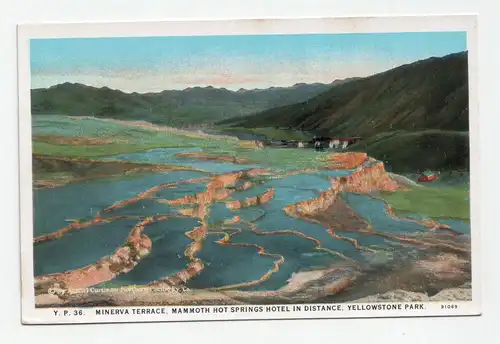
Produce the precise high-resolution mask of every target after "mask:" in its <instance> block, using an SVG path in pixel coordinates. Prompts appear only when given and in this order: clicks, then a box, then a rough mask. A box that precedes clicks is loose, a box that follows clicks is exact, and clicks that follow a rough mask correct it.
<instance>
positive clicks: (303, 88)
mask: <svg viewBox="0 0 500 344" xmlns="http://www.w3.org/2000/svg"><path fill="white" fill-rule="evenodd" d="M350 80H353V79H346V80H335V81H333V82H332V83H330V84H321V83H314V84H304V83H300V84H295V85H294V86H291V87H271V88H267V89H254V90H245V89H240V90H238V91H230V90H227V89H225V88H214V87H210V86H209V87H193V88H186V89H184V90H166V91H162V92H158V93H145V94H140V93H125V92H122V91H119V90H113V89H110V88H107V87H102V88H96V87H91V86H86V85H82V84H74V83H64V84H59V85H55V86H52V87H49V88H43V89H33V90H32V91H31V104H32V105H31V110H32V114H66V115H72V116H95V117H106V118H116V119H122V120H145V121H149V122H152V123H156V124H165V125H171V126H189V125H200V124H201V125H203V124H211V123H214V122H217V121H220V120H224V119H227V118H233V117H240V116H244V115H248V114H252V113H257V112H260V111H263V110H266V109H270V108H273V107H279V106H283V105H288V104H292V103H296V102H297V101H305V100H307V99H309V98H311V97H314V96H316V95H318V94H320V93H322V92H324V91H326V90H328V89H330V88H332V87H334V86H336V85H340V84H342V83H345V82H347V81H350Z"/></svg>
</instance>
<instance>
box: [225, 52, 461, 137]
mask: <svg viewBox="0 0 500 344" xmlns="http://www.w3.org/2000/svg"><path fill="white" fill-rule="evenodd" d="M467 71H468V68H467V53H466V52H461V53H456V54H451V55H447V56H445V57H439V58H438V57H433V58H429V59H425V60H421V61H417V62H414V63H411V64H407V65H403V66H400V67H397V68H394V69H392V70H389V71H386V72H384V73H380V74H376V75H373V76H370V77H367V78H362V79H358V80H354V81H351V82H349V83H345V84H343V85H339V86H337V87H334V88H331V89H330V90H328V91H325V92H323V93H321V94H320V95H318V96H316V97H313V98H311V99H309V100H306V101H302V102H298V103H295V104H292V105H287V106H283V107H278V108H274V109H270V110H266V111H263V112H261V113H259V114H255V115H252V116H245V117H243V118H234V119H230V120H227V121H222V122H220V123H219V124H220V125H226V126H234V127H248V128H259V127H269V126H273V127H285V128H290V127H291V128H295V129H300V130H307V131H315V132H317V133H318V134H332V135H349V136H354V135H355V136H362V137H370V136H372V135H375V134H378V133H381V132H385V131H390V130H410V131H415V130H426V129H439V130H459V131H467V130H468V73H467Z"/></svg>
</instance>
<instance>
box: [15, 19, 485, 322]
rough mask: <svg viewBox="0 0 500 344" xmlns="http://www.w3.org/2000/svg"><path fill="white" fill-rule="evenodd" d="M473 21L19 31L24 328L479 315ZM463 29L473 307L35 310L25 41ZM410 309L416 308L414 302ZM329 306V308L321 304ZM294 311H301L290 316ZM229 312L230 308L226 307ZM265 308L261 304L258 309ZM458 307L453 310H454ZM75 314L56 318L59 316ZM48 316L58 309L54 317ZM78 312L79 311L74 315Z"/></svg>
mask: <svg viewBox="0 0 500 344" xmlns="http://www.w3.org/2000/svg"><path fill="white" fill-rule="evenodd" d="M477 30H478V20H477V16H476V15H474V14H460V15H435V16H433V15H431V16H390V17H349V18H348V17H339V18H298V19H290V18H275V19H271V18H268V19H267V18H266V19H237V20H228V19H224V20H196V21H189V20H176V21H162V22H114V23H111V22H108V23H44V24H22V25H19V26H18V90H19V91H18V92H19V93H18V97H19V170H20V187H19V190H20V239H21V243H20V251H21V298H22V322H23V323H24V324H56V323H95V322H99V323H112V322H150V321H209V320H257V319H297V318H301V319H307V318H318V319H319V318H365V317H413V316H454V315H455V316H456V315H480V314H481V280H480V273H481V268H480V266H481V256H480V248H479V244H480V232H481V229H480V228H481V224H480V222H479V221H480V218H479V217H480V215H479V214H480V206H479V203H478V201H477V200H479V199H480V180H479V178H478V172H479V169H480V165H479V163H480V158H479V155H480V149H479V148H480V147H479V132H478V130H479V113H478V110H479V108H478V76H477V72H478V46H477V45H478V42H477ZM424 31H426V32H430V31H464V32H466V33H467V49H468V61H469V123H470V124H469V125H470V165H471V166H470V176H471V177H470V199H471V200H472V201H471V226H472V227H473V229H472V230H471V241H472V242H471V246H472V247H471V250H472V252H471V256H472V258H471V260H472V261H471V266H472V300H473V301H471V302H425V303H424V305H425V309H424V310H419V311H408V310H405V309H404V307H405V303H394V302H388V303H387V304H392V305H398V304H399V305H401V306H402V308H403V310H396V311H387V310H386V311H370V310H357V311H348V310H347V307H348V306H349V305H358V306H360V307H362V306H365V309H366V306H370V305H371V306H373V305H380V304H381V303H373V304H360V303H349V302H347V303H341V304H339V305H341V306H342V308H345V309H344V310H342V311H336V312H315V311H311V312H309V311H305V310H304V307H306V306H311V305H314V304H307V305H305V304H303V305H273V306H276V307H281V306H283V307H285V306H287V307H289V309H290V310H291V311H277V312H275V311H273V312H257V313H255V312H236V313H234V312H225V313H214V312H213V309H215V308H217V307H226V306H179V307H177V306H176V307H173V306H172V307H171V306H163V307H109V308H108V307H96V308H48V309H44V308H35V296H34V288H33V286H34V269H33V230H32V228H33V190H32V158H31V154H32V153H31V152H32V147H31V99H30V88H31V82H30V52H29V48H30V46H29V42H30V39H36V38H76V37H140V36H149V37H152V36H190V35H200V36H201V35H256V34H301V33H389V32H424ZM413 304H419V302H417V303H413ZM321 305H328V304H319V305H318V306H321ZM297 306H301V307H302V311H293V309H294V308H296V307H297ZM197 307H198V308H200V309H201V308H204V309H211V310H212V311H210V312H209V313H203V314H191V315H190V314H189V313H188V314H176V315H175V316H173V315H174V314H173V313H172V310H173V308H193V309H195V308H197ZM227 307H229V308H231V307H233V306H227ZM263 307H266V306H263ZM454 307H456V308H454ZM137 308H140V309H144V310H146V309H153V310H158V309H163V310H164V311H166V312H167V313H169V315H170V316H165V315H164V314H163V315H134V314H129V315H125V314H114V315H96V310H102V309H109V310H111V309H114V310H116V311H118V310H119V309H121V310H122V311H121V312H123V310H124V309H127V310H128V312H129V313H132V312H133V309H137ZM65 310H66V311H67V312H70V313H72V314H73V313H74V312H75V311H76V312H77V313H75V314H73V315H68V316H61V315H59V314H63V313H64V311H65ZM54 311H58V312H59V313H58V315H55V313H54ZM80 311H81V314H78V313H80Z"/></svg>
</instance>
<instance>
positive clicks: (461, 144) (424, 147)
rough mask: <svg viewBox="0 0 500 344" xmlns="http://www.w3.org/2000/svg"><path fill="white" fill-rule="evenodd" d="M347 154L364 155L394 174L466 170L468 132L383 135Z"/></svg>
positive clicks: (353, 148) (394, 133)
mask: <svg viewBox="0 0 500 344" xmlns="http://www.w3.org/2000/svg"><path fill="white" fill-rule="evenodd" d="M349 151H360V152H366V153H367V154H368V155H369V156H371V157H374V158H376V159H378V160H381V161H384V162H385V163H386V165H387V167H388V168H389V169H392V170H394V171H395V172H413V173H414V172H417V171H420V172H422V171H424V170H427V169H429V170H447V171H449V170H469V135H468V132H459V131H443V130H434V129H431V130H423V131H415V132H408V131H392V132H383V133H380V134H377V135H374V136H372V137H370V138H368V139H366V140H363V141H361V142H359V143H357V144H354V145H352V146H351V147H350V148H349Z"/></svg>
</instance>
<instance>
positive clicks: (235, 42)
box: [18, 15, 481, 324]
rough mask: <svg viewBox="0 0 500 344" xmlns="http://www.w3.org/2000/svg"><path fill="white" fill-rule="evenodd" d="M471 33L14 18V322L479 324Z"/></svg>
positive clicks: (416, 22)
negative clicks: (459, 318)
mask: <svg viewBox="0 0 500 344" xmlns="http://www.w3.org/2000/svg"><path fill="white" fill-rule="evenodd" d="M476 30H477V19H476V17H475V16H473V15H470V16H469V15H459V16H452V15H450V16H429V17H380V18H302V19H265V20H217V21H215V20H214V21H172V22H154V23H144V22H142V23H140V22H135V23H94V24H90V23H88V24H37V25H35V24H30V25H27V24H26V25H20V26H19V32H18V34H19V36H18V40H19V111H20V173H21V176H20V178H21V186H20V187H21V219H20V221H21V254H22V257H21V258H22V267H21V268H22V309H23V312H22V320H23V323H26V324H52V323H54V324H55V323H92V322H132V321H139V322H140V321H186V320H189V321H192V320H199V321H203V320H233V319H297V318H349V317H389V316H447V315H480V314H481V307H480V305H481V304H480V296H481V295H480V280H479V269H480V266H479V262H480V258H479V247H478V243H479V240H478V238H479V235H480V230H481V227H480V224H479V222H478V220H479V219H478V214H477V208H478V204H477V201H475V200H477V195H478V192H479V190H478V186H477V178H476V176H475V171H476V169H477V168H478V155H479V153H478V152H479V147H478V142H477V137H478V132H477V122H478V113H477V109H478V107H477V80H476V70H477V42H476ZM471 200H472V202H471Z"/></svg>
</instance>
